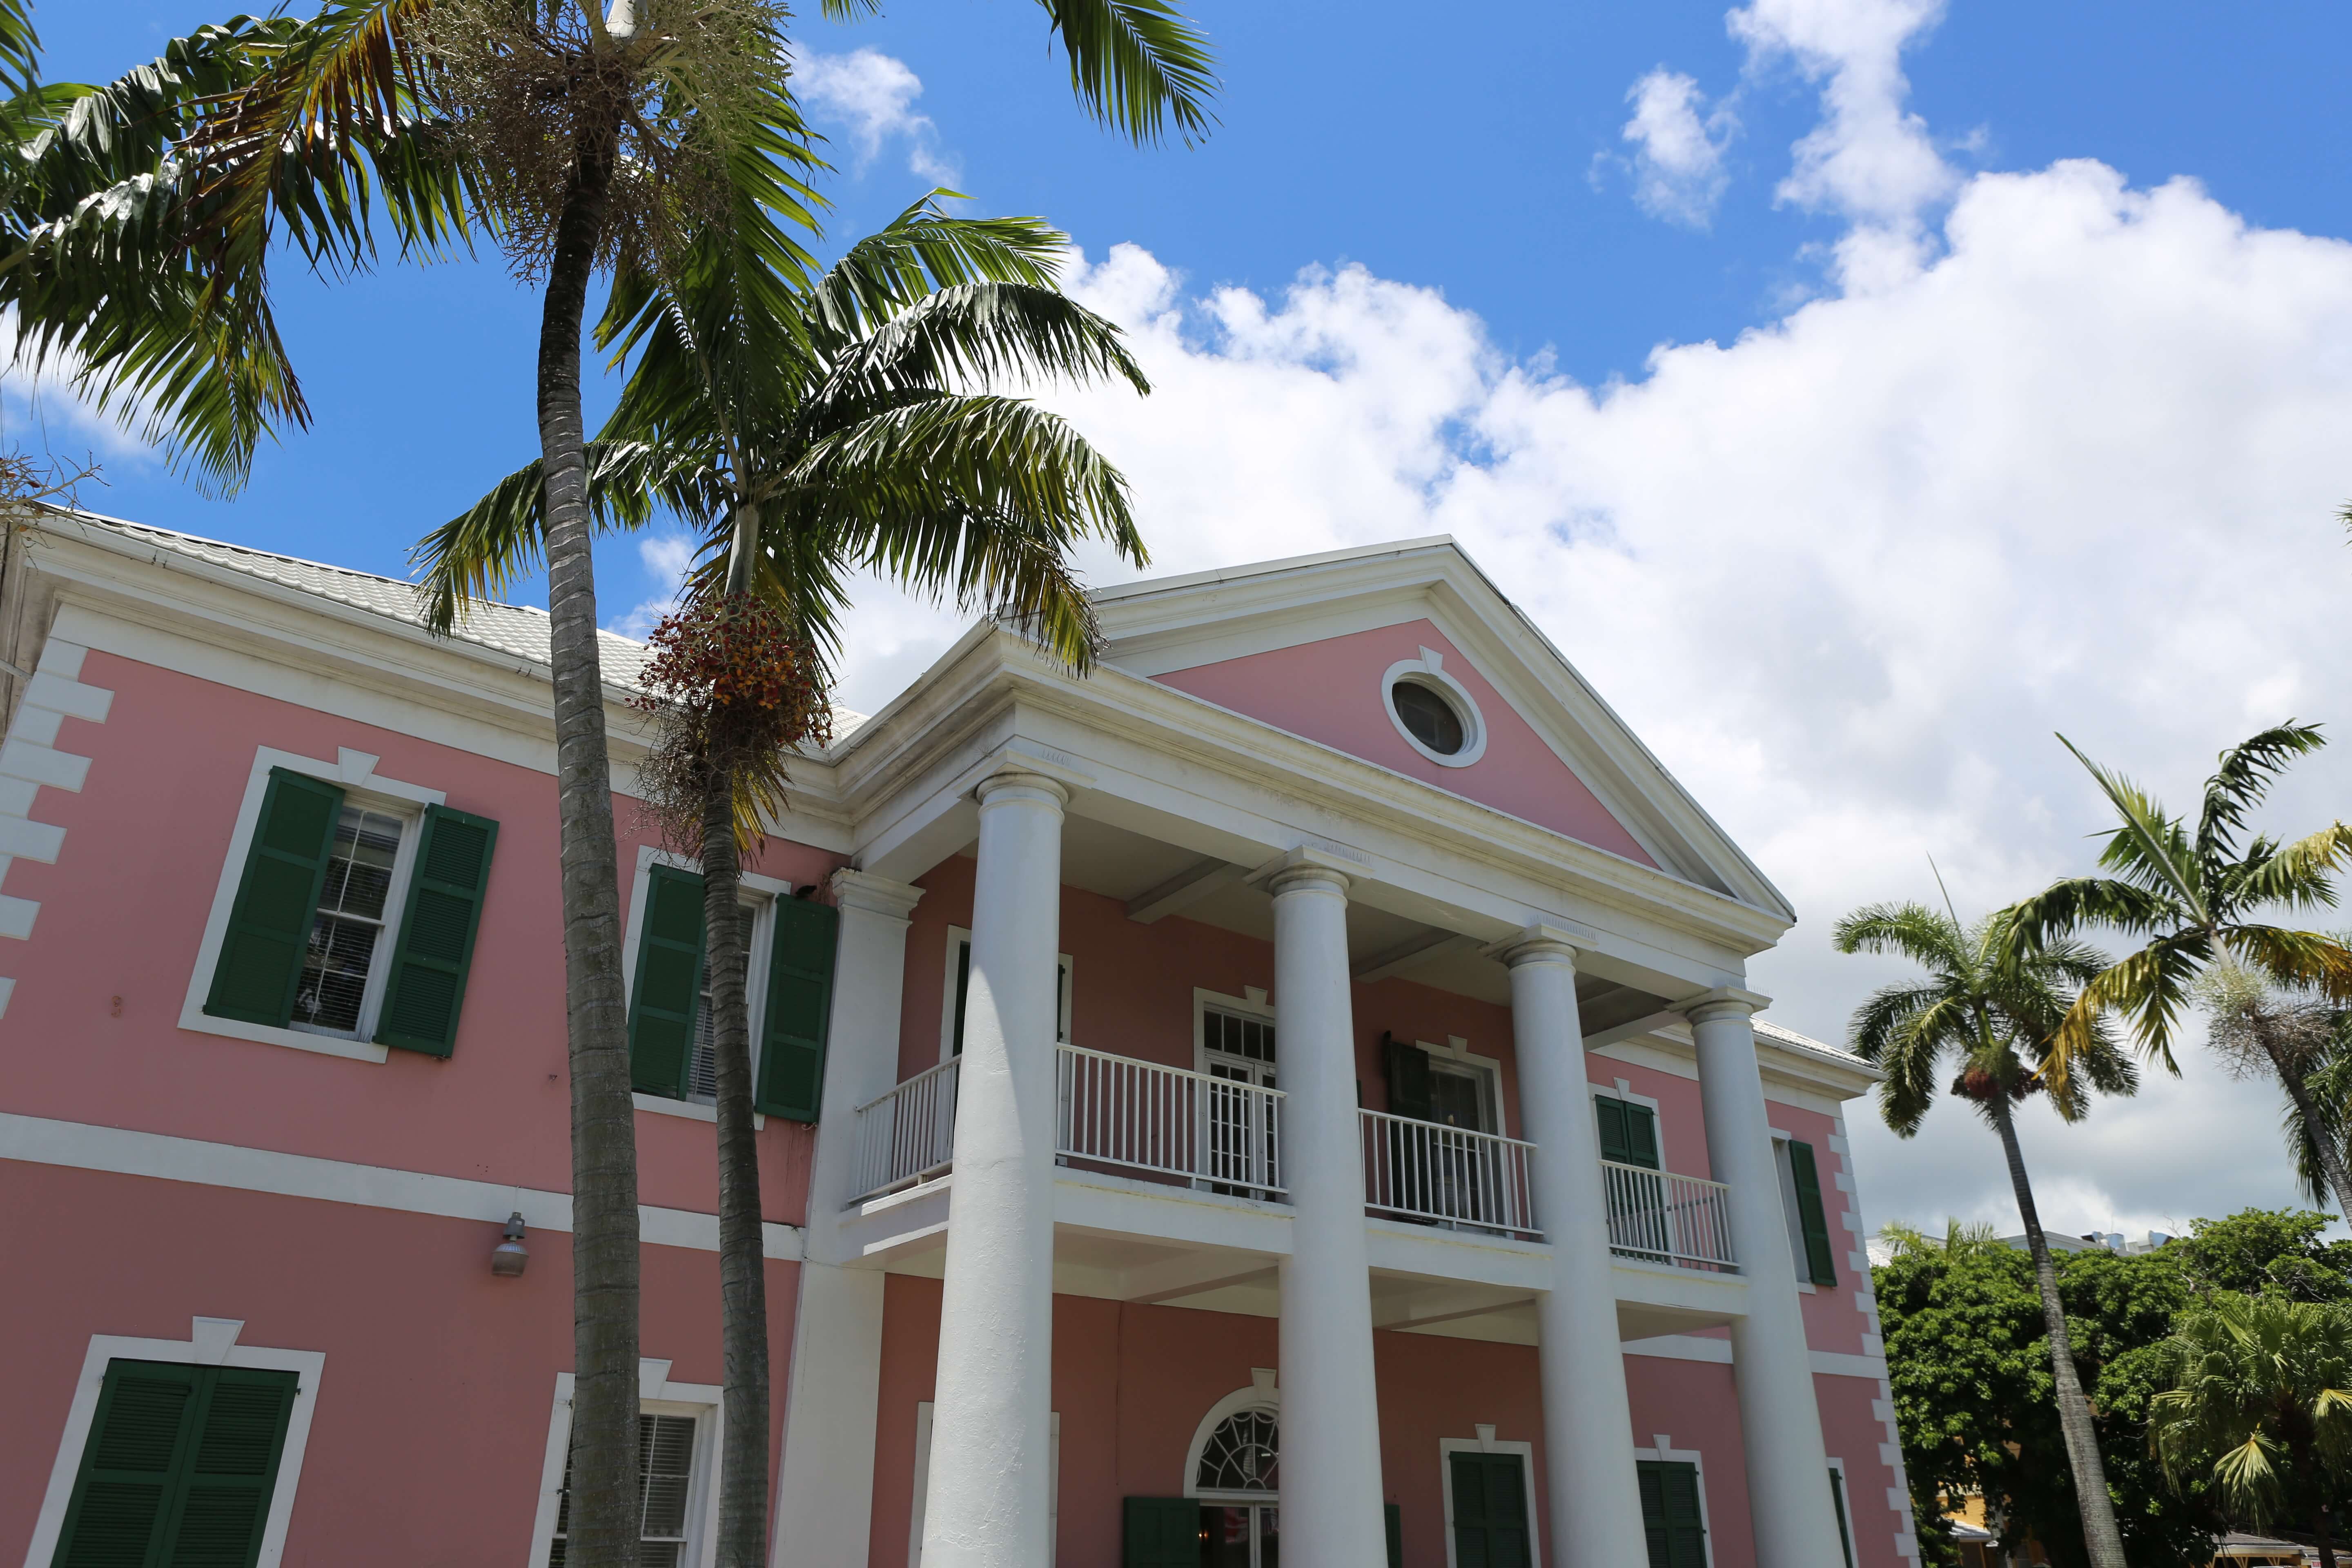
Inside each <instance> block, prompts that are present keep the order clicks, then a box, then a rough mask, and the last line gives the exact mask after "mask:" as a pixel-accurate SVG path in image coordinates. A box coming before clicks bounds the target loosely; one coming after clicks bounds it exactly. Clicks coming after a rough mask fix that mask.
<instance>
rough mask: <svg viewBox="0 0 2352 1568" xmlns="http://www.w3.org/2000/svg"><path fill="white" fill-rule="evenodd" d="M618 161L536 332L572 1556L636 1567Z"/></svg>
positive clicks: (565, 222) (577, 196)
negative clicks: (597, 343) (595, 299)
mask: <svg viewBox="0 0 2352 1568" xmlns="http://www.w3.org/2000/svg"><path fill="white" fill-rule="evenodd" d="M613 161H614V147H613V144H612V142H611V141H610V139H609V138H607V139H602V140H599V139H596V138H593V137H592V138H583V141H582V142H581V145H580V148H579V161H578V164H577V167H576V168H575V170H574V171H573V174H572V183H571V187H570V189H569V190H567V191H566V192H565V195H564V203H563V210H562V215H561V216H560V217H559V219H558V221H557V227H556V237H555V250H554V255H553V256H552V258H551V259H550V262H549V266H548V272H547V297H546V300H545V301H544V303H543V305H542V307H541V317H540V330H539V443H540V457H541V464H542V469H541V471H542V472H543V473H544V474H545V476H546V479H545V484H546V503H547V607H548V619H549V622H550V626H549V641H550V649H549V651H550V658H551V663H552V665H553V667H554V678H555V758H556V772H555V777H556V815H557V821H558V834H559V863H560V866H561V869H562V889H563V893H562V896H563V1005H564V1025H565V1031H566V1035H567V1037H568V1039H569V1044H570V1054H571V1068H572V1372H573V1378H574V1381H573V1387H572V1496H571V1514H570V1517H569V1519H568V1520H567V1521H566V1530H565V1535H566V1546H565V1561H566V1562H567V1563H571V1564H572V1565H573V1568H636V1563H637V1559H638V1552H637V1541H638V1525H639V1518H638V1514H639V1504H638V1479H637V1400H638V1394H637V1145H636V1112H635V1108H634V1105H633V1103H632V1101H631V1100H630V1098H629V1041H628V1011H627V1001H626V997H625V993H624V991H623V988H622V984H621V914H620V908H621V894H620V875H619V869H618V866H617V863H616V859H617V858H616V854H615V851H614V844H613V780H612V769H611V765H610V763H609V762H608V760H607V754H606V751H605V745H604V672H603V670H602V669H601V668H600V667H599V665H598V662H597V657H596V583H595V576H594V572H593V566H592V564H591V562H590V559H589V543H590V536H589V518H588V463H587V453H586V443H585V439H584V437H583V418H582V415H581V409H580V330H581V323H582V320H583V316H584V314H585V312H586V310H587V302H588V284H589V280H590V279H591V278H592V277H593V274H594V271H595V265H596V247H597V241H598V238H599V236H600V234H601V231H602V229H603V226H604V209H605V195H606V190H607V187H608V186H609V184H610V183H611V178H612V167H613Z"/></svg>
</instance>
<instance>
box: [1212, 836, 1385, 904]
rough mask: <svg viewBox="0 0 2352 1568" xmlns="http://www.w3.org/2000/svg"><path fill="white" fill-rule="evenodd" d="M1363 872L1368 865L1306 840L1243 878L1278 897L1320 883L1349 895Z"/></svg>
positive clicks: (1342, 894)
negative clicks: (1350, 889) (1342, 856)
mask: <svg viewBox="0 0 2352 1568" xmlns="http://www.w3.org/2000/svg"><path fill="white" fill-rule="evenodd" d="M1363 872H1364V867H1363V866H1362V864H1361V863H1360V862H1358V861H1354V860H1348V859H1343V858H1340V857H1339V856H1337V855H1334V854H1332V853H1331V852H1330V851H1329V850H1328V849H1318V848H1317V847H1315V846H1313V845H1311V844H1302V845H1300V846H1299V847H1297V848H1296V849H1286V850H1285V851H1283V853H1281V854H1280V855H1277V856H1276V857H1275V858H1273V859H1271V860H1269V861H1267V862H1266V863H1265V865H1263V866H1260V867H1259V868H1257V869H1256V870H1255V871H1252V872H1251V873H1250V874H1249V875H1248V876H1246V877H1244V878H1243V879H1242V880H1243V881H1244V882H1248V883H1251V884H1254V885H1255V886H1259V887H1263V888H1264V889H1265V890H1266V891H1267V892H1269V893H1272V894H1275V895H1276V897H1279V896H1281V895H1282V894H1283V893H1285V892H1287V891H1288V890H1289V889H1293V888H1298V887H1307V886H1310V885H1314V884H1318V883H1319V884H1321V885H1323V886H1325V887H1328V888H1329V889H1332V890H1333V891H1334V892H1336V893H1338V894H1339V896H1340V897H1341V898H1346V897H1347V896H1348V889H1349V888H1350V887H1352V886H1353V885H1354V883H1355V879H1357V878H1358V877H1360V876H1361V875H1362V874H1363Z"/></svg>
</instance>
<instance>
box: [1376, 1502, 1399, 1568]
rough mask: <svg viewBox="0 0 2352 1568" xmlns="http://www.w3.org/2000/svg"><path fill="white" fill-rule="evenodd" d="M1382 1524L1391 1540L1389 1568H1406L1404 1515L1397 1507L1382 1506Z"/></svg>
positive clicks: (1392, 1505) (1391, 1504)
mask: <svg viewBox="0 0 2352 1568" xmlns="http://www.w3.org/2000/svg"><path fill="white" fill-rule="evenodd" d="M1381 1527H1382V1528H1383V1529H1384V1530H1386V1531H1387V1532H1388V1538H1389V1568H1404V1515H1403V1513H1402V1512H1401V1511H1400V1510H1398V1508H1397V1505H1396V1504H1394V1503H1392V1502H1384V1503H1382V1504H1381Z"/></svg>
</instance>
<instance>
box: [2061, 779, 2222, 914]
mask: <svg viewBox="0 0 2352 1568" xmlns="http://www.w3.org/2000/svg"><path fill="white" fill-rule="evenodd" d="M2058 743H2059V744H2060V745H2062V746H2064V747H2065V748H2066V749H2067V750H2068V751H2070V752H2074V760H2075V761H2076V762H2078V763H2082V764H2083V766H2084V770H2085V771H2087V772H2088V773H2090V775H2091V777H2092V779H2093V780H2094V781H2095V783H2096V784H2098V786H2099V790H2100V793H2102V794H2104V795H2105V796H2106V797H2107V803H2108V804H2109V805H2112V806H2114V807H2115V810H2116V816H2117V817H2119V818H2120V819H2121V822H2120V824H2119V825H2118V826H2116V827H2114V828H2111V829H2109V830H2108V831H2107V833H2106V835H2105V837H2106V840H2107V843H2106V847H2105V848H2104V849H2102V850H2101V851H2100V852H2099V864H2100V865H2102V866H2104V867H2105V868H2107V869H2108V870H2110V871H2112V872H2114V873H2115V874H2116V876H2117V877H2119V878H2121V879H2124V880H2125V881H2127V882H2130V883H2132V884H2134V885H2135V886H2137V887H2140V888H2143V889H2147V890H2149V891H2151V892H2158V893H2162V894H2166V895H2168V896H2169V897H2171V898H2174V899H2176V900H2179V902H2180V903H2182V904H2183V905H2185V906H2187V907H2188V908H2189V909H2190V910H2194V911H2195V912H2196V913H2197V915H2198V916H2199V917H2200V918H2202V917H2203V915H2204V914H2205V892H2206V889H2204V887H2203V886H2202V883H2201V880H2200V875H2199V873H2200V868H2201V867H2202V862H2201V861H2200V860H2199V859H2198V858H2197V856H2196V852H2195V850H2194V849H2193V848H2192V847H2191V846H2190V844H2189V836H2188V834H2187V833H2186V832H2184V831H2183V830H2182V828H2181V826H2180V825H2179V823H2178V822H2175V821H2174V820H2173V819H2172V818H2171V817H2169V816H2167V815H2166V814H2165V812H2164V809H2163V808H2162V807H2161V806H2159V805H2157V804H2156V801H2155V799H2154V798H2153V797H2152V796H2150V795H2148V793H2147V791H2146V790H2144V789H2142V788H2140V786H2139V785H2137V784H2134V783H2132V782H2131V781H2130V780H2129V779H2127V778H2125V777H2124V776H2123V775H2122V774H2121V773H2115V772H2112V771H2110V770H2109V769H2106V768H2104V767H2101V766H2100V765H2099V764H2098V763H2095V762H2093V761H2092V760H2091V759H2090V758H2088V757H2086V756H2084V754H2083V752H2082V750H2081V748H2079V747H2077V746H2076V745H2075V744H2074V742H2072V741H2070V740H2068V739H2066V737H2065V736H2063V735H2061V736H2059V737H2058Z"/></svg>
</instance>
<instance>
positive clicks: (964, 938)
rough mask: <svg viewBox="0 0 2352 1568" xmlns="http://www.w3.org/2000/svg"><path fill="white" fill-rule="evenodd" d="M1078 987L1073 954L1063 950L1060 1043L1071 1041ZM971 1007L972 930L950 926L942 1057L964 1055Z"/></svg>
mask: <svg viewBox="0 0 2352 1568" xmlns="http://www.w3.org/2000/svg"><path fill="white" fill-rule="evenodd" d="M1074 988H1075V982H1074V973H1073V970H1072V966H1071V963H1070V955H1069V954H1068V953H1063V954H1062V955H1061V957H1060V958H1059V960H1058V961H1057V962H1056V963H1055V984H1054V1039H1055V1042H1056V1043H1057V1044H1060V1045H1065V1046H1066V1045H1068V1044H1069V1043H1070V1003H1071V995H1072V992H1073V990H1074ZM970 1012H971V932H970V931H966V930H964V929H963V927H961V926H950V927H949V928H948V1016H947V1027H946V1030H945V1038H944V1039H942V1040H941V1042H940V1044H941V1045H942V1047H944V1049H942V1050H941V1051H940V1060H942V1061H945V1060H947V1059H949V1058H953V1057H960V1056H961V1055H963V1028H964V1019H965V1016H966V1015H967V1014H969V1013H970Z"/></svg>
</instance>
